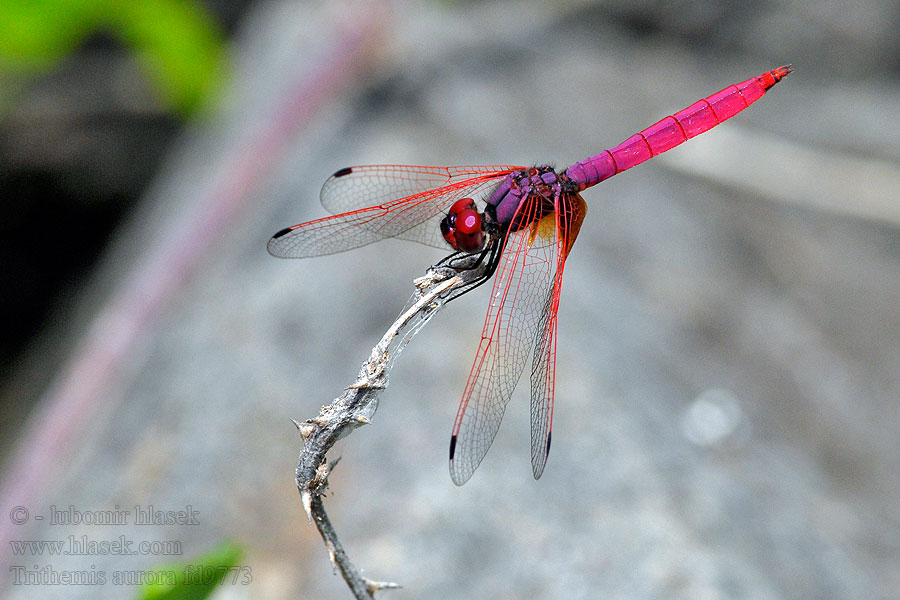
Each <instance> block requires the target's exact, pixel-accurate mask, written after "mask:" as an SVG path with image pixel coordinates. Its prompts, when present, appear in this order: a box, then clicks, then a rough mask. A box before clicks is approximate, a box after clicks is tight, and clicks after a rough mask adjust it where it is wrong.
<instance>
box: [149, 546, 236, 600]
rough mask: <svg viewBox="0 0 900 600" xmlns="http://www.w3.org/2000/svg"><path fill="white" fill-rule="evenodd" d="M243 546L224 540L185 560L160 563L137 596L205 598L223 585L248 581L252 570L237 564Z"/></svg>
mask: <svg viewBox="0 0 900 600" xmlns="http://www.w3.org/2000/svg"><path fill="white" fill-rule="evenodd" d="M241 556H243V550H242V549H241V547H240V546H238V545H237V544H235V543H233V542H223V543H221V544H219V545H218V546H216V547H215V548H213V549H212V550H210V551H209V552H207V553H206V554H203V555H201V556H198V557H196V558H194V559H192V560H189V561H186V562H183V563H172V564H167V565H160V566H158V567H155V568H153V569H152V573H150V574H148V575H147V576H146V579H147V580H148V581H150V583H147V584H145V585H144V586H143V587H141V589H140V591H139V592H138V594H137V596H136V598H137V600H203V599H204V598H208V597H209V596H210V595H211V594H212V593H213V592H214V591H216V590H217V589H218V588H219V586H221V585H248V584H249V583H250V582H251V579H252V574H251V572H250V568H249V567H247V566H241V565H238V561H239V560H240V559H241Z"/></svg>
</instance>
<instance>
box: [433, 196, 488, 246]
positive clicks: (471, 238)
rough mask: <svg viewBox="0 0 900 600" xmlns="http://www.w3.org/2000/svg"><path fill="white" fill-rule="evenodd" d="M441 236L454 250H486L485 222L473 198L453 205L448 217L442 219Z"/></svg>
mask: <svg viewBox="0 0 900 600" xmlns="http://www.w3.org/2000/svg"><path fill="white" fill-rule="evenodd" d="M441 234H442V235H443V236H444V239H445V240H447V243H448V244H450V245H451V246H453V249H454V250H459V251H461V252H479V251H481V250H482V249H483V248H484V243H485V235H484V227H483V221H482V218H481V213H479V212H478V208H477V207H476V206H475V201H474V200H473V199H472V198H460V199H459V200H457V201H456V202H454V203H453V206H451V207H450V211H449V212H448V213H447V216H446V217H444V218H443V219H441Z"/></svg>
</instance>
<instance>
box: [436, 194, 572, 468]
mask: <svg viewBox="0 0 900 600" xmlns="http://www.w3.org/2000/svg"><path fill="white" fill-rule="evenodd" d="M539 209H540V201H539V200H537V199H534V198H533V197H532V198H529V199H528V200H526V201H525V202H524V203H523V205H522V206H521V207H520V208H519V211H518V213H517V217H516V219H517V220H518V219H519V217H520V216H523V217H524V222H526V223H530V224H529V225H527V226H525V227H524V228H522V229H520V230H519V231H516V232H510V233H508V234H507V238H506V245H505V247H504V250H503V256H502V258H501V263H500V265H499V267H498V269H497V274H496V275H495V279H494V285H493V288H492V290H491V299H490V304H489V305H488V313H487V316H486V317H485V321H484V329H483V330H482V333H481V343H480V344H479V346H478V351H477V353H476V355H475V363H474V364H473V365H472V370H471V372H470V373H469V378H468V380H467V381H466V388H465V391H464V392H463V397H462V401H461V402H460V405H459V410H458V411H457V414H456V422H455V423H454V425H453V433H452V436H451V438H450V476H451V478H452V479H453V482H454V483H455V484H456V485H462V484H463V483H465V482H466V481H467V480H468V479H469V478H470V477H471V476H472V474H473V473H474V472H475V469H477V468H478V465H479V464H480V463H481V460H482V459H483V458H484V456H485V454H487V451H488V448H490V446H491V443H492V442H493V441H494V436H495V435H496V434H497V430H498V429H499V427H500V421H501V420H502V419H503V413H504V411H505V410H506V405H507V403H508V402H509V399H510V397H511V396H512V393H513V389H515V387H516V383H517V382H518V380H519V377H520V376H521V374H522V371H523V369H524V367H525V363H526V361H527V359H528V355H529V354H530V353H531V350H532V348H533V347H534V345H535V340H536V338H537V337H538V336H539V335H541V328H542V324H543V323H544V322H546V318H545V317H544V315H545V312H546V305H547V298H548V291H549V290H550V289H551V285H552V284H553V281H554V277H555V272H556V270H557V268H558V264H559V250H560V246H559V244H558V243H557V240H556V231H555V230H556V223H555V218H554V215H553V214H550V215H547V216H545V217H544V218H543V219H540V220H538V218H539V215H540V212H539ZM544 326H545V327H546V325H544Z"/></svg>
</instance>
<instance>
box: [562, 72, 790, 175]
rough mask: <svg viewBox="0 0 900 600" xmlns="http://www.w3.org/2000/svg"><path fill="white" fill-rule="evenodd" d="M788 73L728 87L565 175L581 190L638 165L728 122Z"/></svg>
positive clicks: (752, 79) (772, 73) (760, 76)
mask: <svg viewBox="0 0 900 600" xmlns="http://www.w3.org/2000/svg"><path fill="white" fill-rule="evenodd" d="M790 72H791V68H790V67H789V66H788V67H779V68H778V69H774V70H772V71H767V72H765V73H763V74H762V75H759V76H758V77H752V78H750V79H748V80H747V81H743V82H741V83H738V84H737V85H730V86H728V87H727V88H725V89H724V90H722V91H720V92H716V93H715V94H712V95H710V96H707V97H706V98H704V99H703V100H700V101H699V102H695V103H693V104H691V105H690V106H688V107H687V108H685V109H684V110H681V111H678V112H677V113H675V114H674V115H671V116H668V117H666V118H665V119H662V120H661V121H659V122H657V123H655V124H653V125H651V126H650V127H648V128H647V129H645V130H643V131H642V132H640V133H638V134H635V135H633V136H631V137H630V138H628V139H627V140H625V141H624V142H622V143H621V144H619V145H618V146H615V147H614V148H610V149H609V150H604V151H603V152H601V153H600V154H598V155H596V156H592V157H590V158H588V159H585V160H583V161H581V162H578V163H575V164H574V165H572V166H571V167H569V168H568V169H566V176H567V177H568V178H569V179H570V180H571V181H573V182H575V183H576V184H578V185H579V186H580V189H584V188H586V187H590V186H592V185H595V184H597V183H600V182H601V181H603V180H604V179H608V178H610V177H612V176H613V175H615V174H616V173H621V172H622V171H624V170H625V169H630V168H631V167H633V166H635V165H639V164H641V163H642V162H644V161H645V160H647V159H648V158H652V157H654V156H656V155H657V154H662V153H663V152H665V151H666V150H670V149H672V148H674V147H675V146H677V145H678V144H680V143H682V142H684V141H686V140H689V139H690V138H692V137H694V136H697V135H700V134H701V133H703V132H705V131H709V130H710V129H712V128H713V127H715V126H716V125H718V124H719V123H721V122H723V121H725V120H726V119H730V118H731V117H733V116H734V115H736V114H738V113H739V112H741V111H742V110H744V109H745V108H747V107H748V106H750V104H752V103H753V102H755V101H756V100H759V99H760V98H761V97H762V96H763V94H765V93H766V90H768V89H769V88H771V87H772V86H773V85H775V84H776V83H778V82H779V81H780V80H781V79H782V78H783V77H784V76H786V75H787V74H788V73H790Z"/></svg>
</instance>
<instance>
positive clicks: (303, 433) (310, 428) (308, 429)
mask: <svg viewBox="0 0 900 600" xmlns="http://www.w3.org/2000/svg"><path fill="white" fill-rule="evenodd" d="M291 422H293V423H294V427H296V428H297V431H299V432H300V437H301V438H303V440H304V441H305V440H308V439H309V437H310V436H311V435H312V434H313V433H314V432H315V431H316V426H315V425H314V424H313V423H310V422H309V421H304V422H303V423H301V422H299V421H296V420H294V419H291Z"/></svg>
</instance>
